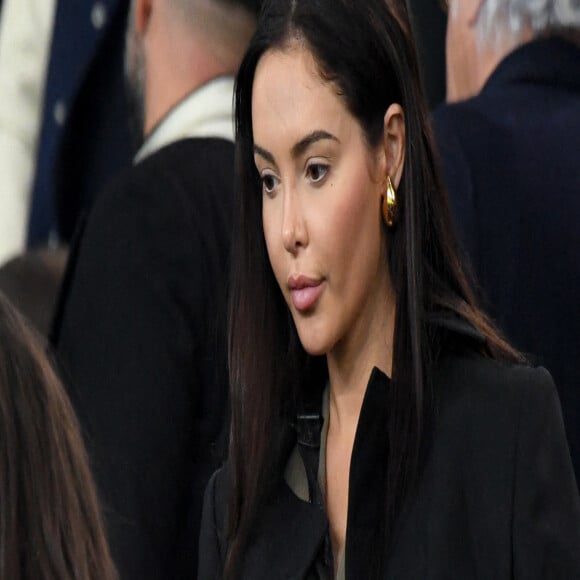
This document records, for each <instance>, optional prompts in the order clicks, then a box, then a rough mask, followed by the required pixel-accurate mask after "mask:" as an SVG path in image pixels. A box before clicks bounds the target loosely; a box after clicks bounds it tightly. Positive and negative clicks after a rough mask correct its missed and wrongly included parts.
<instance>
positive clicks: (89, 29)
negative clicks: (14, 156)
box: [28, 0, 133, 247]
mask: <svg viewBox="0 0 580 580" xmlns="http://www.w3.org/2000/svg"><path fill="white" fill-rule="evenodd" d="M56 4H57V5H56V14H55V18H54V31H53V36H52V43H51V48H50V58H49V61H48V71H47V80H46V89H45V94H44V101H43V103H44V104H43V113H42V124H41V129H40V137H39V143H38V152H37V160H36V163H37V165H36V174H35V177H34V182H33V187H32V193H31V207H30V222H29V227H28V244H29V246H32V247H34V246H42V245H46V243H47V241H48V239H49V237H50V236H54V235H57V236H58V237H59V238H60V239H61V240H62V241H65V242H69V241H70V240H71V237H72V234H73V232H74V230H75V227H76V225H77V221H78V219H79V217H80V216H81V215H82V213H83V212H84V211H85V210H87V208H88V207H90V205H91V203H92V201H93V199H94V198H95V197H96V195H97V194H98V193H99V192H101V191H102V190H103V188H104V187H105V185H107V183H108V182H109V181H110V179H111V178H112V177H113V176H114V175H116V174H117V173H118V172H119V171H120V170H121V169H122V168H123V167H126V166H127V165H128V164H129V162H130V160H131V153H132V149H133V147H132V144H131V137H130V133H129V118H128V115H129V113H128V105H127V99H126V94H125V81H124V72H123V54H124V47H125V30H126V20H127V11H128V7H129V1H128V0H99V2H94V3H93V2H86V1H76V2H71V1H70V0H57V3H56Z"/></svg>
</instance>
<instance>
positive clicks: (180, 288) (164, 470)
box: [53, 139, 233, 580]
mask: <svg viewBox="0 0 580 580" xmlns="http://www.w3.org/2000/svg"><path fill="white" fill-rule="evenodd" d="M232 168H233V145H232V144H231V143H230V142H227V141H225V140H221V139H187V140H182V141H179V142H176V143H174V144H172V145H169V146H167V147H165V148H163V149H161V150H159V151H158V152H157V153H154V154H153V155H151V156H150V157H148V158H147V159H145V160H144V161H143V162H141V163H139V164H137V165H136V166H135V167H133V168H131V169H129V170H128V171H126V172H125V173H124V174H123V175H122V176H121V177H120V178H119V179H117V180H116V181H115V182H114V183H113V184H112V185H111V187H109V189H108V190H106V191H105V192H103V194H102V195H101V196H100V197H99V198H98V201H97V202H96V204H95V207H94V208H93V211H92V212H91V213H90V215H89V218H88V221H87V223H86V226H85V227H84V231H83V232H82V235H80V237H79V238H78V240H77V242H76V244H75V247H74V248H73V254H72V257H71V260H70V263H69V267H68V270H67V274H66V278H65V284H64V289H63V291H62V294H61V302H60V307H59V312H58V314H57V319H56V323H55V330H54V334H53V342H54V343H55V347H56V349H57V354H58V356H59V358H60V362H61V363H62V366H63V369H64V373H65V377H68V379H69V380H68V383H69V385H70V394H71V397H72V400H73V403H74V406H75V409H76V410H77V412H78V415H79V418H80V421H81V425H82V427H83V429H84V433H85V435H86V442H87V445H88V449H89V453H90V455H91V459H92V465H93V469H94V473H95V475H96V480H97V484H98V487H99V490H100V492H101V497H102V499H103V504H104V508H105V515H106V519H107V524H108V530H109V538H110V543H111V547H112V550H113V556H114V558H115V561H116V563H117V565H118V567H119V570H120V574H121V578H122V579H123V580H129V579H135V580H147V579H152V580H153V579H156V580H158V579H161V578H162V579H163V580H173V579H188V580H190V579H191V578H195V574H196V570H197V553H196V546H197V538H198V532H199V519H200V514H201V506H202V499H203V491H204V489H205V486H206V483H207V481H208V479H209V477H210V476H211V474H212V473H213V472H214V471H215V469H216V468H217V466H218V465H219V464H220V463H221V461H222V459H223V452H222V450H221V449H220V448H219V442H220V440H221V438H222V437H223V433H222V431H223V425H224V422H225V419H226V411H227V409H226V408H227V384H228V381H227V369H226V352H225V351H226V349H225V336H224V335H225V327H226V324H225V312H224V311H225V307H224V303H225V297H226V283H225V280H226V271H227V257H228V253H229V238H230V219H229V218H230V215H231V209H230V204H231V196H232V186H233V175H232Z"/></svg>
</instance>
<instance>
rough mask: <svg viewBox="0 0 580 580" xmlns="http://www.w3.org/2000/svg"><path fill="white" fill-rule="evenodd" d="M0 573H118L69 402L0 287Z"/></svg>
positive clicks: (75, 577) (37, 577)
mask: <svg viewBox="0 0 580 580" xmlns="http://www.w3.org/2000/svg"><path fill="white" fill-rule="evenodd" d="M0 578H2V580H116V578H117V574H116V571H115V567H114V564H113V561H112V559H111V555H110V553H109V548H108V545H107V542H106V539H105V533H104V526H103V523H102V520H101V515H100V511H99V505H98V501H97V494H96V491H95V486H94V483H93V480H92V477H91V473H90V471H89V466H88V460H87V457H86V453H85V449H84V445H83V442H82V439H81V435H80V431H79V427H78V424H77V421H76V418H75V415H74V412H73V409H72V407H71V404H70V402H69V400H68V398H67V396H66V393H65V391H64V389H63V387H62V385H61V384H60V382H59V380H58V378H57V376H56V375H55V373H54V371H53V368H52V366H51V364H50V363H49V361H48V360H47V358H46V355H45V353H44V351H43V347H42V341H41V340H40V338H39V337H37V336H36V334H35V333H34V331H33V330H31V329H30V328H29V327H28V324H27V323H26V322H25V321H24V319H23V318H22V317H21V316H20V315H19V314H18V313H17V312H16V310H15V309H14V308H13V307H12V306H11V305H10V304H9V302H8V300H7V299H6V298H5V297H4V295H2V294H1V293H0Z"/></svg>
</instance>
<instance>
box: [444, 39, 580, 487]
mask: <svg viewBox="0 0 580 580" xmlns="http://www.w3.org/2000/svg"><path fill="white" fill-rule="evenodd" d="M434 122H435V131H436V136H437V142H438V145H439V148H440V152H441V155H442V159H443V166H444V175H445V178H446V182H447V187H448V190H449V193H450V196H451V202H452V209H453V211H454V214H455V219H456V224H457V226H458V229H459V232H460V234H461V238H462V240H463V242H464V245H465V249H466V250H467V253H468V254H469V257H470V259H471V263H472V265H473V270H474V273H475V275H476V278H477V280H478V283H479V284H480V286H481V293H482V295H483V297H484V299H485V305H486V307H487V309H488V310H489V311H490V312H491V314H492V316H493V317H494V318H495V319H496V321H497V322H498V323H499V325H500V327H501V328H502V329H503V330H504V331H505V332H506V334H507V336H508V338H509V339H510V340H511V341H512V342H513V343H514V344H515V346H516V347H518V348H520V349H521V350H523V351H525V352H526V353H530V354H531V356H532V360H534V361H535V362H537V363H539V364H542V365H544V366H546V367H547V368H548V370H549V371H550V373H551V374H552V375H553V377H554V380H555V383H556V386H557V387H558V390H559V394H560V399H561V402H562V409H563V413H564V420H565V424H566V430H567V434H568V440H569V444H570V449H571V453H572V460H573V462H574V465H575V470H576V478H577V480H578V481H580V47H579V46H577V45H575V44H572V43H571V42H567V41H565V40H563V39H558V38H548V39H543V40H537V41H534V42H531V43H529V44H526V45H524V46H522V47H521V48H519V49H517V50H515V51H514V52H513V53H511V54H510V55H509V56H508V57H507V58H506V59H505V60H504V61H503V62H502V63H500V65H499V66H498V67H497V69H496V70H495V72H494V73H493V74H492V75H491V77H490V79H489V80H488V82H487V83H486V85H485V87H484V88H483V90H482V92H481V94H480V95H479V96H477V97H475V98H472V99H469V100H467V101H464V102H461V103H457V104H454V105H449V106H444V107H442V108H440V109H439V110H437V111H436V112H435V114H434Z"/></svg>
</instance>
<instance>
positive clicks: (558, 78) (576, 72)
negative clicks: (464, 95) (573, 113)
mask: <svg viewBox="0 0 580 580" xmlns="http://www.w3.org/2000/svg"><path fill="white" fill-rule="evenodd" d="M510 84H536V85H549V86H552V87H561V88H563V89H567V90H574V91H578V90H580V46H578V45H576V44H574V43H573V42H572V41H570V40H566V39H564V38H562V37H559V36H549V37H544V38H540V39H537V40H532V41H531V42H528V43H526V44H524V45H522V46H520V47H519V48H517V49H515V50H514V51H513V52H511V53H510V54H509V55H508V56H507V57H506V58H505V59H504V60H503V61H502V62H501V63H500V64H499V65H498V66H497V68H496V69H495V71H494V72H493V73H492V74H491V76H490V77H489V79H488V80H487V82H486V84H485V86H484V87H483V90H482V93H486V92H491V91H495V90H496V89H498V88H503V87H505V86H506V85H510Z"/></svg>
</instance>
